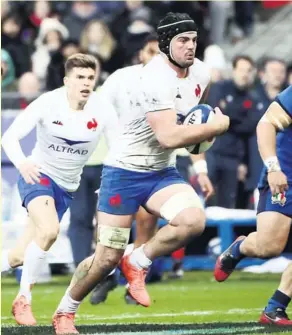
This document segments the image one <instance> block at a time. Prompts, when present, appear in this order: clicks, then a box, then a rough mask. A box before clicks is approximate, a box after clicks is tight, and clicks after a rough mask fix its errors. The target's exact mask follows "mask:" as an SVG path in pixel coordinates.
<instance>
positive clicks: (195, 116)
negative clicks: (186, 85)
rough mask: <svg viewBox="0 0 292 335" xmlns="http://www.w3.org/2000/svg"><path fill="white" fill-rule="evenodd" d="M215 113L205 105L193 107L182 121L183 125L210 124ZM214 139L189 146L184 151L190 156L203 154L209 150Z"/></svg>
mask: <svg viewBox="0 0 292 335" xmlns="http://www.w3.org/2000/svg"><path fill="white" fill-rule="evenodd" d="M214 115H215V113H214V111H213V108H212V107H211V106H209V105H207V104H201V105H197V106H195V107H193V108H192V109H191V110H190V111H189V113H188V114H187V116H186V117H185V119H184V122H183V124H184V125H187V124H203V123H208V122H211V121H212V119H213V117H214ZM215 139H216V138H215V137H213V138H211V139H210V140H207V141H204V142H201V143H199V144H195V145H191V146H189V147H187V148H186V149H187V150H188V151H189V152H190V153H191V154H195V155H197V154H200V153H202V152H205V151H207V150H209V149H210V148H211V147H212V145H213V144H214V142H215Z"/></svg>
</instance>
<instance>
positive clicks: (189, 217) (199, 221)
mask: <svg viewBox="0 0 292 335" xmlns="http://www.w3.org/2000/svg"><path fill="white" fill-rule="evenodd" d="M205 223H206V216H205V213H204V212H203V210H202V209H200V208H186V209H184V210H183V211H181V213H179V214H178V215H177V216H176V218H175V219H174V220H173V222H171V224H174V225H176V226H179V227H180V228H181V231H182V232H184V233H185V234H186V235H187V236H190V235H193V236H197V235H201V234H202V233H203V232H204V230H205Z"/></svg>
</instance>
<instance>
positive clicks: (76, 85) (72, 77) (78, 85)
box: [65, 68, 97, 101]
mask: <svg viewBox="0 0 292 335" xmlns="http://www.w3.org/2000/svg"><path fill="white" fill-rule="evenodd" d="M96 79H97V75H96V71H94V70H93V69H91V68H73V69H72V71H71V72H70V73H69V74H68V75H67V77H66V80H65V85H66V87H67V89H68V93H69V95H70V96H71V97H74V99H76V100H78V101H87V100H88V98H89V96H90V94H91V93H92V91H93V89H94V86H95V82H96Z"/></svg>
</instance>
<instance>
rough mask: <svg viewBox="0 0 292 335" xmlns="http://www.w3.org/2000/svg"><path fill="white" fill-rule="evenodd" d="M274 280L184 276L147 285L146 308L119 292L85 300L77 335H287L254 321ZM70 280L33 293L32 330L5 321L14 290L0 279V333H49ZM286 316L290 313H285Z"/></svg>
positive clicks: (55, 281) (238, 275)
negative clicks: (92, 301)
mask: <svg viewBox="0 0 292 335" xmlns="http://www.w3.org/2000/svg"><path fill="white" fill-rule="evenodd" d="M279 280H280V275H267V274H263V275H253V274H247V273H241V272H236V273H234V274H233V275H232V277H231V278H230V279H229V280H228V281H227V282H225V283H217V282H215V280H214V279H213V275H212V273H211V272H201V271H195V272H188V273H186V274H185V277H184V278H183V279H180V280H176V281H173V280H164V281H163V282H161V283H157V284H152V285H148V289H149V293H150V295H151V297H152V305H151V306H150V307H149V308H144V307H141V306H131V305H126V304H125V303H124V300H123V295H124V288H123V287H122V286H119V287H118V288H117V289H116V290H114V291H113V292H112V293H110V295H109V298H108V300H107V301H106V303H103V304H100V305H97V306H92V305H90V303H89V301H88V298H87V299H86V300H85V301H84V303H83V304H82V305H81V307H80V309H79V311H78V314H77V316H76V326H77V328H78V329H79V331H80V333H81V334H100V335H102V334H107V335H119V334H121V335H151V334H152V335H190V334H194V335H201V334H204V335H223V334H224V335H228V334H231V335H233V334H234V335H244V334H249V335H251V334H253V335H256V334H279V333H285V334H291V335H292V328H290V329H287V328H286V329H279V328H275V327H264V326H262V325H260V324H258V323H257V322H256V321H257V320H258V318H259V315H260V313H261V311H262V309H263V307H264V306H265V304H266V302H267V300H268V299H269V297H270V296H271V295H272V293H273V292H274V290H275V289H276V288H277V286H278V284H279ZM69 281H70V277H68V276H61V277H60V276H55V277H54V278H53V281H52V282H51V283H49V284H39V285H36V287H35V288H34V290H33V305H32V307H33V311H34V315H35V317H36V319H37V321H38V326H37V327H19V326H16V325H15V322H14V319H13V318H12V316H11V303H12V301H13V299H14V297H15V295H16V293H17V290H18V286H17V283H16V281H15V279H14V278H13V277H4V278H2V306H1V312H2V313H1V319H2V330H1V333H2V334H7V335H8V334H9V335H10V334H11V335H13V334H14V335H28V334H30V335H32V334H42V335H50V334H53V330H52V327H51V326H50V324H51V317H52V315H53V313H54V311H55V308H56V306H57V304H58V302H59V301H60V299H61V297H62V295H63V293H64V292H65V289H66V287H67V285H68V283H69ZM289 312H290V314H292V309H291V308H290V309H288V313H289Z"/></svg>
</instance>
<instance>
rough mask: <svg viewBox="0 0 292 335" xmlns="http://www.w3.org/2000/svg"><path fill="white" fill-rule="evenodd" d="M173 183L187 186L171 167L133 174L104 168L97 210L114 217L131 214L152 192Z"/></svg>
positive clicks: (142, 204) (143, 204)
mask: <svg viewBox="0 0 292 335" xmlns="http://www.w3.org/2000/svg"><path fill="white" fill-rule="evenodd" d="M173 184H187V182H186V181H185V180H184V179H183V178H182V176H181V175H180V174H179V173H178V171H177V169H176V168H174V167H169V168H166V169H163V170H161V171H153V172H136V171H130V170H124V169H121V168H117V167H113V166H107V165H105V166H104V167H103V171H102V178H101V186H100V191H99V198H98V210H99V211H101V212H105V213H109V214H115V215H130V214H135V213H136V212H137V211H138V209H139V207H140V206H145V204H146V203H147V201H148V199H149V198H150V197H151V196H152V195H153V194H154V193H156V192H157V191H159V190H161V189H162V188H164V187H167V186H170V185H173Z"/></svg>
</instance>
